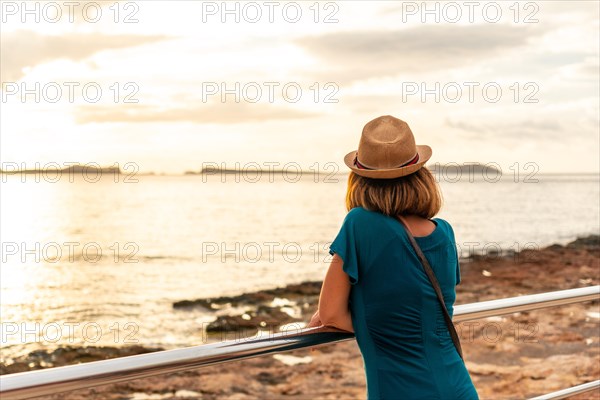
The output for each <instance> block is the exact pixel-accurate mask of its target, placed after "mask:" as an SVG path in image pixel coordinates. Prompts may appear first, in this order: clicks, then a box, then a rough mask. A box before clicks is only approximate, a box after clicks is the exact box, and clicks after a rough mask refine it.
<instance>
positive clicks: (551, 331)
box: [0, 235, 600, 399]
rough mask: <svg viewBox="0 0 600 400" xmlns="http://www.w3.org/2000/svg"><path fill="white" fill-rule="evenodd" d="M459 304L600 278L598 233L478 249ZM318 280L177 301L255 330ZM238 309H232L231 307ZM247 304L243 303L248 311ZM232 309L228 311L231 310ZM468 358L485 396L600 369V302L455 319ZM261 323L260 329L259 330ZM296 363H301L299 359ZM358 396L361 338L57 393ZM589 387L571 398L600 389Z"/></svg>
mask: <svg viewBox="0 0 600 400" xmlns="http://www.w3.org/2000/svg"><path fill="white" fill-rule="evenodd" d="M461 278H462V281H461V284H460V285H458V286H457V288H456V292H457V304H465V303H471V302H478V301H485V300H491V299H496V298H504V297H512V296H519V295H524V294H533V293H540V292H546V291H555V290H562V289H570V288H576V287H584V286H592V285H598V284H600V237H598V236H597V235H595V236H589V237H586V238H580V239H577V240H576V241H574V242H572V243H569V244H567V245H565V246H562V245H552V246H549V247H546V248H544V249H540V250H525V251H522V252H520V253H515V254H512V255H508V256H507V255H502V256H501V255H498V254H489V255H487V256H473V257H471V258H470V259H469V260H467V261H466V262H462V264H461ZM320 287H321V282H320V281H311V282H304V283H300V284H294V285H288V286H286V287H282V288H274V289H268V290H262V291H258V292H253V293H245V294H241V295H238V296H224V297H218V298H209V299H195V300H183V301H178V302H176V303H174V304H173V307H174V308H175V309H178V310H185V309H192V308H195V307H202V308H203V309H206V310H212V311H217V310H219V311H220V312H219V315H218V316H217V315H215V318H216V319H215V321H214V322H213V323H211V324H210V325H209V326H208V327H207V331H208V333H212V334H215V335H218V334H222V333H223V332H229V331H234V332H238V331H244V334H248V335H253V334H254V333H256V331H257V330H258V329H262V328H264V327H265V326H266V325H269V326H272V327H274V328H277V327H280V326H281V325H283V324H288V323H298V324H301V323H304V322H306V321H308V320H309V319H310V316H311V315H312V313H313V312H314V311H315V309H316V306H317V303H318V295H319V291H320ZM228 308H231V309H232V310H234V309H235V310H236V311H235V312H232V313H227V309H228ZM240 310H242V311H240ZM223 311H225V312H223ZM457 330H458V331H459V333H460V336H461V340H462V343H463V351H464V353H465V359H466V363H467V367H468V369H469V371H470V373H471V376H472V379H473V382H474V383H475V386H476V387H477V389H478V391H479V395H480V397H481V398H482V399H485V398H488V399H490V398H493V399H509V398H510V399H512V398H523V397H531V396H535V395H539V394H543V393H547V392H551V391H554V390H559V389H563V388H567V387H570V386H574V385H577V384H581V383H584V382H589V381H593V380H596V379H598V378H599V377H600V343H599V334H600V306H599V302H598V301H594V302H587V303H578V304H572V305H567V306H562V307H552V308H546V309H542V310H535V311H528V312H520V313H513V314H511V315H506V316H501V317H490V318H486V319H482V320H481V321H471V322H469V321H466V322H463V323H459V324H457ZM253 332H254V333H253ZM157 350H161V349H160V348H146V347H143V346H130V347H122V348H115V347H86V348H75V347H68V348H59V349H54V350H47V351H46V350H41V351H36V352H32V353H29V354H28V355H27V356H25V357H22V358H20V359H16V360H12V361H13V362H12V363H10V364H7V365H5V364H0V371H1V373H2V374H6V373H13V372H21V371H24V370H31V369H39V368H47V367H55V366H60V365H68V364H75V363H79V362H89V361H95V360H99V359H107V358H114V357H123V356H127V355H133V354H141V353H146V352H150V351H157ZM291 365H293V366H291ZM282 397H285V398H291V399H328V398H332V399H334V398H335V399H340V398H342V399H346V398H348V399H355V398H357V399H359V398H365V397H366V395H365V381H364V371H363V365H362V358H361V356H360V352H359V351H358V347H357V345H356V342H354V341H352V342H344V343H339V344H336V345H331V346H322V347H318V348H315V349H313V350H312V351H311V350H308V349H303V350H296V351H293V352H289V353H285V354H281V355H275V356H267V357H259V358H254V359H248V360H243V361H238V362H235V363H226V364H220V365H215V366H212V367H207V368H202V369H198V370H192V371H187V372H181V373H174V374H169V375H162V376H157V377H152V378H147V379H140V380H135V381H131V382H125V383H120V384H114V385H106V386H102V387H97V388H93V389H88V390H80V391H76V392H72V393H69V394H68V395H55V396H47V397H46V398H51V399H59V398H70V399H90V398H92V399H94V398H97V399H183V398H188V399H221V398H228V399H254V398H264V399H275V398H282ZM599 397H600V393H587V394H585V395H580V396H575V397H572V398H576V399H583V398H599Z"/></svg>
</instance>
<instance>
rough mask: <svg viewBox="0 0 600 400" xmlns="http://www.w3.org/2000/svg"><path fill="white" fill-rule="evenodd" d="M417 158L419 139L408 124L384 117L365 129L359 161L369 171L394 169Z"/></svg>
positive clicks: (390, 117)
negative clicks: (417, 140)
mask: <svg viewBox="0 0 600 400" xmlns="http://www.w3.org/2000/svg"><path fill="white" fill-rule="evenodd" d="M416 154H417V145H416V144H415V137H414V136H413V133H412V131H411V129H410V127H409V126H408V124H407V123H406V122H404V121H402V120H401V119H398V118H395V117H392V116H391V115H384V116H382V117H378V118H375V119H374V120H372V121H369V122H367V124H366V125H365V126H364V128H363V131H362V135H361V137H360V143H359V145H358V154H357V158H358V160H359V162H360V163H361V164H362V165H364V166H365V167H368V168H372V169H390V168H398V167H400V166H402V165H404V164H406V163H408V162H410V161H411V160H412V159H413V158H414V157H415V155H416Z"/></svg>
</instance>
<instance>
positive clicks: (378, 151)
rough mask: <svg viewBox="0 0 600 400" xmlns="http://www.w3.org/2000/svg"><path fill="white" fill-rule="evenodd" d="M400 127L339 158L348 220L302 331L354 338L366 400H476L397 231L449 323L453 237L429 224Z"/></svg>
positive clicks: (419, 161)
mask: <svg viewBox="0 0 600 400" xmlns="http://www.w3.org/2000/svg"><path fill="white" fill-rule="evenodd" d="M431 154H432V151H431V148H430V147H429V146H425V145H419V146H417V145H415V139H414V137H413V134H412V132H411V130H410V128H409V126H408V124H406V122H404V121H402V120H399V119H397V118H394V117H392V116H382V117H379V118H376V119H374V120H373V121H370V122H369V123H367V124H366V125H365V127H364V129H363V132H362V136H361V139H360V143H359V146H358V151H353V152H351V153H349V154H348V155H346V157H345V158H344V162H345V163H346V165H347V166H348V167H349V168H350V169H351V170H352V172H350V177H349V179H348V192H347V195H346V207H347V209H348V211H349V212H348V214H347V216H346V218H345V220H344V223H343V225H342V227H341V229H340V231H339V233H338V235H337V237H336V238H335V240H334V241H333V243H332V244H331V246H330V253H331V254H332V255H333V259H332V262H331V265H330V266H329V270H328V271H327V274H326V276H325V279H324V280H323V287H322V289H321V295H320V298H319V308H318V311H317V312H316V313H315V315H314V316H313V317H312V319H311V321H310V323H309V326H320V325H329V326H333V327H336V328H339V329H342V330H346V331H351V332H355V335H356V340H357V343H358V346H359V348H360V351H361V354H362V357H363V360H364V366H365V374H366V380H367V393H368V398H369V399H370V400H375V399H407V400H408V399H478V398H479V397H478V394H477V391H476V390H475V387H474V386H473V383H472V381H471V378H470V376H469V373H468V371H467V369H466V367H465V364H464V362H463V360H462V359H461V357H460V355H459V353H458V351H457V349H456V348H455V346H454V343H453V342H452V339H451V336H450V334H449V330H448V326H447V325H446V322H445V320H444V317H443V311H442V308H441V304H440V302H439V300H438V298H437V297H436V294H435V292H434V289H433V286H432V284H431V282H430V281H429V279H428V277H427V275H426V274H425V271H424V268H423V266H422V264H421V263H420V261H419V258H418V257H417V255H416V253H415V251H414V249H413V248H412V247H411V245H410V242H409V239H408V236H407V232H406V230H405V228H404V227H403V225H402V223H401V222H400V220H401V221H404V223H405V224H406V226H407V228H408V230H409V231H410V232H411V233H412V235H413V236H414V237H415V240H416V242H417V244H418V245H419V247H420V248H421V250H422V251H423V253H424V254H425V257H426V258H427V260H428V261H429V264H430V265H431V268H432V269H433V271H434V273H435V275H436V277H437V281H438V282H439V285H440V288H441V290H442V294H443V297H444V302H445V304H446V308H447V310H448V313H449V314H450V316H452V312H453V305H454V301H455V299H456V292H455V286H456V285H457V284H458V283H459V282H460V269H459V264H458V255H457V251H456V245H455V243H456V242H455V239H454V232H453V230H452V227H451V226H450V224H449V223H448V222H446V221H445V220H443V219H440V218H433V216H434V215H436V214H437V213H438V211H439V210H440V208H441V205H442V197H441V193H440V191H439V188H438V186H437V183H436V182H435V179H434V178H433V176H432V174H431V173H430V172H429V170H428V169H427V168H423V167H424V165H425V163H426V162H427V161H428V160H429V158H430V157H431Z"/></svg>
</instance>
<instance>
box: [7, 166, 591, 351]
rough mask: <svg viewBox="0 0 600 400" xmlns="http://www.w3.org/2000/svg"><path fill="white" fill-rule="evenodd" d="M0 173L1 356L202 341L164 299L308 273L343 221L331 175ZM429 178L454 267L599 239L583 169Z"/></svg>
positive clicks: (198, 329) (315, 273)
mask: <svg viewBox="0 0 600 400" xmlns="http://www.w3.org/2000/svg"><path fill="white" fill-rule="evenodd" d="M1 179H2V182H1V184H0V236H1V244H2V249H1V250H2V254H1V257H2V260H1V261H2V263H1V266H0V286H1V292H0V316H1V329H2V330H1V344H0V345H1V347H2V352H1V358H2V359H3V360H7V359H9V358H12V357H17V356H19V355H23V354H26V353H28V352H30V351H32V350H34V349H40V348H43V349H50V348H54V347H57V346H66V345H71V346H92V345H94V346H103V345H110V346H121V345H131V344H139V345H143V346H161V347H164V348H175V347H184V346H192V345H197V344H202V343H203V342H205V341H206V337H205V335H204V333H203V327H204V326H205V325H206V324H207V323H208V322H210V321H212V320H213V319H214V317H215V316H214V312H212V311H207V310H203V309H193V310H181V309H174V308H173V303H174V302H177V301H180V300H193V299H197V298H206V297H215V296H222V295H237V294H241V293H245V292H250V291H255V290H260V289H267V288H273V287H277V286H284V285H286V284H290V283H299V282H302V281H306V280H319V279H322V278H323V276H324V274H325V272H326V270H327V267H328V263H329V260H330V256H329V253H328V251H327V250H328V245H329V243H330V242H331V241H332V240H333V238H334V237H335V235H336V234H337V232H338V230H339V228H340V225H341V223H342V221H343V219H344V216H345V214H346V209H345V203H344V201H345V200H344V196H345V190H346V181H347V175H345V174H333V175H327V174H317V173H311V172H307V173H301V174H297V173H296V174H289V173H286V172H280V173H279V172H276V171H269V172H268V173H260V172H256V173H252V172H246V173H219V174H211V175H207V174H195V175H154V174H149V175H137V176H134V177H132V176H128V175H120V174H105V175H104V176H101V177H100V178H98V177H96V176H91V177H88V176H83V175H82V176H78V175H76V176H74V177H73V176H69V177H65V176H63V177H58V178H57V177H56V176H53V177H48V176H42V177H40V176H37V175H11V176H8V175H2V176H1ZM437 179H438V181H439V184H440V186H441V189H442V193H443V196H444V206H443V208H442V210H441V212H440V214H439V215H438V217H440V218H444V219H446V220H447V221H448V222H450V224H451V225H452V226H453V227H454V232H455V235H456V241H457V246H458V251H459V255H460V257H461V259H462V260H463V261H465V260H466V258H467V257H468V256H469V254H472V253H489V254H491V253H492V252H495V254H502V253H505V254H510V253H511V252H513V251H519V250H522V249H535V248H541V247H544V246H548V245H551V244H554V243H558V244H566V243H568V242H570V241H572V240H574V239H576V238H577V237H581V236H587V235H589V234H599V230H600V205H599V199H600V181H599V176H598V175H597V174H537V175H535V176H534V177H531V176H518V175H506V176H502V177H500V178H499V179H496V178H489V177H486V176H478V175H476V174H475V175H474V176H470V175H469V176H461V177H458V178H457V176H443V175H438V176H437ZM465 262H466V261H465ZM540 269H543V266H540ZM540 272H543V271H540Z"/></svg>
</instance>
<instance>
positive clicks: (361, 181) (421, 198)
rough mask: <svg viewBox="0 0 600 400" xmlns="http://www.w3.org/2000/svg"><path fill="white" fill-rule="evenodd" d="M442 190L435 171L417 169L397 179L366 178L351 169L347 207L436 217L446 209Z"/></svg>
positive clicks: (387, 213) (386, 213) (391, 214)
mask: <svg viewBox="0 0 600 400" xmlns="http://www.w3.org/2000/svg"><path fill="white" fill-rule="evenodd" d="M442 201H443V200H442V193H441V191H440V188H439V186H438V184H437V182H436V181H435V178H434V177H433V175H432V174H431V172H430V171H429V170H428V169H427V168H426V167H423V168H420V169H419V170H418V171H417V172H414V173H412V174H410V175H407V176H403V177H400V178H395V179H372V178H365V177H363V176H360V175H357V174H355V173H354V172H350V176H348V191H347V193H346V208H347V209H348V211H350V210H351V209H353V208H355V207H362V208H365V209H367V210H370V211H377V212H380V213H382V214H385V215H389V216H392V217H395V216H398V215H418V216H420V217H423V218H427V219H429V218H433V217H434V216H435V215H436V214H437V213H438V212H439V211H440V209H441V208H442Z"/></svg>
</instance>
